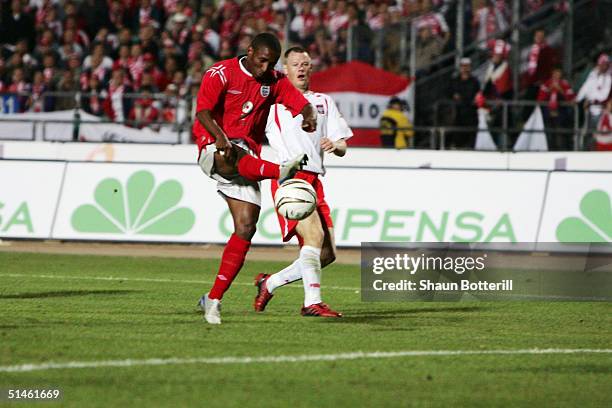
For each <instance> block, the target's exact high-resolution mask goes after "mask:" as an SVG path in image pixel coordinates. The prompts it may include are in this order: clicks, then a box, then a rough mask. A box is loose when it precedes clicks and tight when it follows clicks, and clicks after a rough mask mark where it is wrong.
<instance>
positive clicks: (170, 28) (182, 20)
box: [166, 13, 190, 50]
mask: <svg viewBox="0 0 612 408" xmlns="http://www.w3.org/2000/svg"><path fill="white" fill-rule="evenodd" d="M189 27H190V21H189V18H188V17H187V16H186V15H185V14H183V13H176V14H175V15H173V16H172V18H171V19H168V23H167V24H166V31H167V32H168V33H169V34H170V39H171V40H172V41H173V42H174V43H175V44H176V45H178V46H179V47H181V48H182V49H183V50H186V49H187V47H188V46H189V44H188V42H189V32H190V28H189Z"/></svg>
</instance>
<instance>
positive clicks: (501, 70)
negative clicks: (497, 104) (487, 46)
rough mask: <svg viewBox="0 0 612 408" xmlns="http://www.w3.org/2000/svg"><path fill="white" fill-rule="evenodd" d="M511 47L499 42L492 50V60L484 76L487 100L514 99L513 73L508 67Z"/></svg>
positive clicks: (484, 92)
mask: <svg viewBox="0 0 612 408" xmlns="http://www.w3.org/2000/svg"><path fill="white" fill-rule="evenodd" d="M509 53H510V46H509V45H508V44H507V43H506V42H505V41H504V40H497V41H496V42H495V45H494V46H493V49H492V50H491V59H490V61H489V63H488V65H487V70H486V71H485V76H484V81H483V83H484V86H483V94H484V96H485V98H487V99H495V100H498V99H501V100H509V99H512V94H513V91H512V72H511V70H510V66H509V65H508V55H509Z"/></svg>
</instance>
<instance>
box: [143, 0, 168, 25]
mask: <svg viewBox="0 0 612 408" xmlns="http://www.w3.org/2000/svg"><path fill="white" fill-rule="evenodd" d="M158 5H159V2H157V1H152V0H141V1H140V8H139V9H138V27H139V28H140V27H142V26H145V25H152V26H153V27H155V28H159V27H161V23H162V18H163V12H162V10H161V8H159V6H158Z"/></svg>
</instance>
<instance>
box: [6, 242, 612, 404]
mask: <svg viewBox="0 0 612 408" xmlns="http://www.w3.org/2000/svg"><path fill="white" fill-rule="evenodd" d="M283 266H285V264H284V263H278V262H251V261H247V263H246V265H245V268H244V269H243V271H242V272H241V274H240V276H239V277H238V279H237V283H239V284H238V285H235V286H233V287H232V289H231V291H230V292H229V293H228V294H227V295H226V297H225V299H224V303H223V314H222V316H223V324H222V325H221V326H218V327H211V326H209V325H207V324H205V323H203V321H202V318H201V315H200V314H198V313H196V309H195V304H196V301H197V299H198V298H199V296H201V294H202V293H204V292H205V291H207V290H208V289H209V287H210V285H209V284H198V283H186V282H148V281H134V280H123V281H121V280H116V281H105V280H85V279H65V278H61V279H49V278H41V277H34V276H32V275H49V276H56V277H57V276H70V277H109V276H114V277H126V278H130V279H139V278H144V279H163V280H168V279H170V280H202V281H207V282H211V281H212V279H213V277H214V274H215V272H216V268H217V261H206V260H187V259H169V258H126V257H94V256H72V255H44V254H18V253H0V308H1V310H2V312H1V314H0V366H7V365H15V364H24V363H41V362H47V361H54V362H66V361H99V360H122V359H130V358H131V359H148V358H170V357H178V358H188V357H216V356H269V355H302V354H331V353H347V352H353V351H366V352H369V351H398V350H481V349H482V350H489V349H525V348H536V347H537V348H563V349H568V348H571V349H574V348H592V349H604V348H605V349H610V348H612V313H611V312H612V307H611V306H610V304H608V303H539V302H503V303H502V302H498V303H477V302H461V303H362V302H361V300H360V295H359V293H358V292H357V291H356V290H357V288H358V287H359V270H358V267H356V266H345V265H333V266H331V267H329V268H328V269H326V270H325V271H324V276H323V281H324V288H323V290H324V298H325V300H326V301H327V302H328V303H330V305H332V306H333V307H335V308H337V309H339V310H341V311H343V312H344V313H345V317H344V318H342V319H340V320H321V319H316V318H303V317H300V316H299V308H300V302H301V300H302V296H303V292H302V290H301V286H300V285H297V286H295V287H293V288H282V289H279V291H278V292H277V295H276V296H275V297H274V299H273V300H272V302H271V303H270V306H269V309H268V310H267V311H266V312H265V313H264V314H255V312H253V311H252V309H251V304H252V300H253V296H254V294H255V289H254V287H252V286H251V285H250V283H251V281H252V278H253V276H254V275H255V274H256V273H258V272H273V271H275V270H277V269H279V268H281V267H283ZM11 274H13V275H24V276H19V277H15V276H12V277H11V276H8V275H11ZM326 285H327V286H337V287H342V288H344V289H343V290H340V289H329V288H327V289H326V288H325V286H326ZM346 288H355V290H346ZM48 386H60V387H61V388H63V389H64V394H65V395H64V398H63V400H62V402H61V405H63V406H78V407H84V406H87V407H89V406H148V407H151V406H201V407H216V406H218V407H233V406H236V407H251V406H253V407H255V406H266V407H275V406H279V407H282V406H290V407H301V406H304V407H327V406H334V407H336V406H350V407H353V406H367V407H378V406H482V407H491V406H581V407H582V406H602V407H603V406H612V397H611V393H610V389H612V355H610V354H567V355H506V356H497V355H489V356H483V355H463V356H419V357H401V358H400V357H397V358H390V359H362V360H353V361H334V362H307V363H303V362H302V363H266V364H251V365H244V364H235V365H231V364H224V365H203V364H193V365H165V366H155V367H153V366H139V367H123V368H122V367H114V368H84V369H59V370H46V371H34V372H27V373H5V372H0V389H1V388H7V387H30V388H31V387H48ZM52 405H57V404H51V403H50V404H48V406H52ZM16 406H24V404H23V403H20V404H16ZM37 406H40V405H37ZM44 406H47V405H44Z"/></svg>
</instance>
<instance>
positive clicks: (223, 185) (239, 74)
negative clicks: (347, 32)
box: [193, 33, 317, 324]
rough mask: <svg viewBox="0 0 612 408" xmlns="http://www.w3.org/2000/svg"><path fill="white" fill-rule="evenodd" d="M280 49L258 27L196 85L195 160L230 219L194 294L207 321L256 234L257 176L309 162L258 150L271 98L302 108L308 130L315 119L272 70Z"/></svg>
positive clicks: (284, 173) (296, 110) (281, 175)
mask: <svg viewBox="0 0 612 408" xmlns="http://www.w3.org/2000/svg"><path fill="white" fill-rule="evenodd" d="M280 53H281V46H280V43H279V41H278V39H277V38H276V37H275V36H274V35H272V34H270V33H262V34H258V35H257V36H255V38H254V39H253V41H252V42H251V44H250V46H249V48H248V50H247V55H245V56H240V57H237V58H232V59H229V60H224V61H220V62H218V63H217V64H215V65H213V66H212V67H211V68H210V69H209V70H208V71H206V73H205V74H204V77H203V78H202V84H201V86H200V91H199V92H198V98H197V107H196V118H197V119H198V120H197V121H195V122H194V126H193V135H194V138H195V141H196V143H197V144H198V147H199V151H200V156H199V159H198V162H199V164H200V167H201V168H202V170H203V171H204V173H205V174H206V175H208V176H209V177H211V178H213V179H214V180H216V181H217V191H218V192H219V194H220V195H221V196H222V197H223V198H224V199H225V201H226V203H227V205H228V207H229V211H230V214H231V215H232V219H233V221H234V233H233V234H232V236H231V237H230V239H229V241H228V242H227V245H226V246H225V249H224V251H223V256H222V258H221V265H220V266H219V273H218V274H217V278H216V279H215V283H214V284H213V287H212V289H211V290H210V292H209V293H207V294H205V295H204V296H202V298H201V299H200V301H199V306H200V307H201V308H202V310H203V311H204V318H205V320H206V321H207V322H208V323H210V324H220V323H221V313H220V310H221V298H222V297H223V294H224V293H225V292H226V291H227V290H228V289H229V287H230V285H231V283H232V281H233V280H234V278H235V277H236V275H237V274H238V272H239V271H240V269H241V268H242V265H243V263H244V259H245V257H246V254H247V252H248V250H249V247H250V245H251V239H252V238H253V235H254V234H255V227H256V224H257V220H258V218H259V211H260V207H261V191H260V187H259V181H261V180H264V179H268V178H271V179H272V178H273V179H278V180H279V182H282V181H284V180H287V179H289V178H291V177H293V175H294V174H295V172H297V171H298V170H300V169H301V168H302V165H304V164H306V160H307V156H306V155H305V154H300V155H299V156H297V157H295V158H293V159H291V160H288V161H287V162H286V163H283V164H281V165H277V164H275V163H271V162H268V161H265V160H262V159H260V158H259V157H258V156H259V153H260V150H261V143H262V141H263V138H264V135H265V128H266V121H267V117H268V112H269V111H270V106H271V105H272V104H275V103H282V104H283V105H284V106H286V107H287V108H288V109H289V110H290V111H291V113H292V115H293V116H297V115H298V114H302V116H303V122H302V128H303V129H304V130H305V131H307V132H312V131H314V130H315V129H316V127H317V124H316V120H317V115H316V113H315V110H314V108H313V107H312V105H310V103H309V102H308V100H306V98H304V96H303V95H302V93H301V92H300V91H298V90H297V89H296V88H295V87H294V86H293V85H292V84H291V82H290V81H289V80H288V79H287V77H285V76H284V75H283V74H281V73H280V72H278V71H275V70H274V66H275V65H276V63H277V61H278V59H279V57H280Z"/></svg>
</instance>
